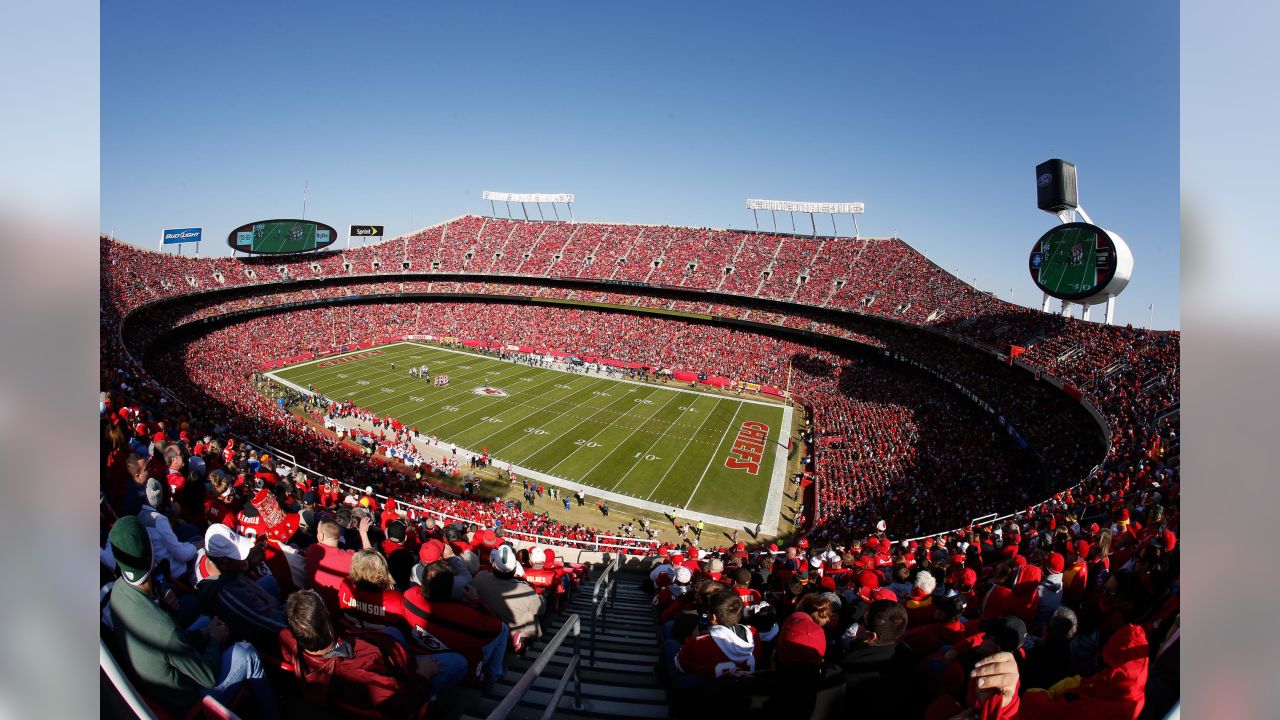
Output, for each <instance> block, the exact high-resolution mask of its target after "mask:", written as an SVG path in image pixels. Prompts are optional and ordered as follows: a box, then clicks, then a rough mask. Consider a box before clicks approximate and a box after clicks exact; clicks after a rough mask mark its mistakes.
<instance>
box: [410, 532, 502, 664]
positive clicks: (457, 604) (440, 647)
mask: <svg viewBox="0 0 1280 720" xmlns="http://www.w3.org/2000/svg"><path fill="white" fill-rule="evenodd" d="M425 547H426V546H424V548H425ZM462 595H463V599H462V600H454V599H453V570H451V569H450V568H449V563H448V562H447V561H444V560H437V561H435V562H433V563H431V564H430V565H427V567H426V569H425V570H424V572H423V576H422V584H421V585H417V586H415V587H412V588H410V589H409V591H408V592H406V593H405V594H404V609H405V615H406V618H407V619H408V621H409V626H410V628H411V629H412V631H413V636H412V637H411V641H412V642H414V643H417V644H418V645H420V646H421V647H424V648H426V649H428V650H430V651H433V652H456V653H461V654H462V656H463V657H465V658H466V659H467V662H468V664H469V666H470V669H471V673H472V674H473V676H475V677H478V678H480V679H481V680H482V682H483V684H484V685H485V686H486V687H490V686H492V684H493V683H494V682H496V681H498V680H500V679H502V675H503V660H504V658H505V657H506V652H507V635H508V633H509V631H508V628H507V625H506V623H504V622H502V621H501V620H499V619H498V618H497V616H495V615H494V614H493V613H492V612H490V611H489V609H488V608H486V607H485V606H484V604H483V603H481V602H480V599H479V596H478V595H477V594H476V590H475V588H474V587H472V586H471V585H466V586H464V587H463V591H462Z"/></svg>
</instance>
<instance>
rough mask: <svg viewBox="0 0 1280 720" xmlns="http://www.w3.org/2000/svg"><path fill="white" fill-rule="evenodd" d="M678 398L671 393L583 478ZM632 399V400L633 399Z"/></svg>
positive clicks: (616, 485)
mask: <svg viewBox="0 0 1280 720" xmlns="http://www.w3.org/2000/svg"><path fill="white" fill-rule="evenodd" d="M678 397H680V396H679V395H676V394H674V393H673V394H672V395H671V397H670V399H668V400H667V401H666V402H664V403H662V406H661V407H659V408H658V409H657V410H655V411H654V412H652V413H650V414H649V416H648V417H646V418H645V419H644V420H641V421H640V424H639V425H636V426H635V428H634V429H633V430H632V431H631V432H629V433H627V436H626V437H624V438H622V440H621V441H620V442H619V443H618V445H617V447H615V448H614V449H612V450H610V451H609V452H607V453H605V454H604V457H602V458H600V459H599V460H597V461H596V464H595V465H592V466H591V469H590V470H587V471H586V472H585V473H583V477H591V473H593V472H595V470H596V468H598V467H600V463H602V462H604V461H605V460H606V459H608V458H610V457H612V456H613V454H614V453H615V452H617V451H618V450H620V449H622V446H623V445H626V444H627V441H628V440H630V439H631V437H632V436H633V435H635V434H636V433H637V432H638V431H639V430H640V428H642V427H644V424H645V423H646V422H649V421H650V420H652V419H653V418H655V417H657V415H658V413H660V412H662V411H663V410H665V409H666V407H667V406H668V405H670V404H671V403H672V401H674V400H675V399H676V398H678ZM633 399H634V398H633ZM672 424H673V425H674V424H675V423H672ZM601 430H602V431H603V428H601ZM596 434H597V435H599V434H600V433H596ZM558 464H559V463H557V465H558ZM552 469H555V465H553V466H552ZM619 482H621V481H619ZM617 487H618V483H614V484H613V487H611V488H609V490H610V491H612V490H616V489H617Z"/></svg>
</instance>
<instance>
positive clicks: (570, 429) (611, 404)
mask: <svg viewBox="0 0 1280 720" xmlns="http://www.w3.org/2000/svg"><path fill="white" fill-rule="evenodd" d="M655 392H657V389H656V388H655V389H652V390H650V391H649V394H648V395H646V396H645V397H651V396H652V395H653V394H654V393H655ZM628 399H629V400H631V401H632V402H635V398H632V397H629V396H627V395H623V396H622V397H621V398H619V399H618V400H613V401H610V402H609V403H608V404H607V405H605V406H604V407H602V408H600V409H599V410H596V411H595V412H593V413H591V415H590V416H589V417H588V418H587V419H586V420H583V421H582V422H579V423H578V424H577V425H574V426H573V427H571V428H569V431H568V432H565V433H562V434H561V437H564V436H565V435H568V434H569V433H571V432H573V431H574V430H577V429H578V427H579V426H581V425H582V423H585V422H587V421H588V420H590V419H591V418H593V417H595V416H596V415H599V414H600V413H601V412H603V411H604V410H607V409H609V408H611V407H613V406H614V405H617V404H618V401H619V400H628ZM649 417H653V416H652V415H650V416H649ZM610 427H611V426H610V425H604V426H602V427H601V428H600V429H599V430H596V431H595V432H593V433H591V437H589V438H584V440H585V441H586V442H583V443H582V444H581V445H578V446H577V447H575V448H574V449H573V450H570V451H569V454H568V455H565V456H564V457H562V458H560V460H559V462H557V463H556V464H555V465H552V466H551V467H549V468H547V471H548V472H550V471H552V470H555V469H556V468H558V467H560V466H561V465H563V464H564V461H565V460H568V459H569V458H571V457H573V456H574V455H576V454H577V452H578V451H579V450H581V449H582V448H584V447H587V443H589V442H592V441H594V440H595V439H596V438H597V437H599V435H600V433H602V432H604V431H605V430H607V429H608V428H610ZM631 432H632V434H634V433H635V430H632V431H631ZM628 437H629V436H628ZM543 447H545V446H543ZM614 449H615V450H616V449H617V448H614ZM541 451H542V450H541V449H538V450H535V451H534V452H533V453H532V454H530V455H529V457H526V458H525V460H528V459H529V458H531V457H533V456H534V455H537V454H538V453H539V452H541ZM609 452H613V450H610V451H609ZM606 454H607V453H606Z"/></svg>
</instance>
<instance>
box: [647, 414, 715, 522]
mask: <svg viewBox="0 0 1280 720" xmlns="http://www.w3.org/2000/svg"><path fill="white" fill-rule="evenodd" d="M694 402H697V400H694ZM716 405H719V403H716ZM715 410H716V408H715V406H713V407H712V408H711V412H708V413H705V414H704V415H703V417H702V422H701V423H699V424H698V429H697V430H694V431H693V434H692V435H690V436H689V442H687V443H685V444H684V447H682V448H680V452H679V454H677V455H676V459H675V461H674V462H672V463H671V465H669V466H668V467H667V471H666V472H664V473H662V477H661V478H658V482H657V484H655V485H654V486H653V488H652V489H651V490H649V494H648V495H646V496H645V498H644V499H645V500H649V499H651V498H653V494H654V493H656V492H658V488H660V487H662V483H663V482H665V481H666V479H667V476H668V475H670V474H671V471H672V470H674V469H675V468H676V466H677V465H679V464H680V458H682V457H684V454H685V453H686V452H688V451H689V448H691V447H693V445H694V438H696V437H698V434H699V433H701V432H702V428H704V427H706V426H707V421H708V420H710V419H711V416H712V415H714V414H715ZM655 444H656V443H655ZM719 449H720V444H719V443H716V446H715V448H714V449H713V450H712V452H715V450H719ZM627 472H631V471H630V470H628V471H627Z"/></svg>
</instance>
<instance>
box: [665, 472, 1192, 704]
mask: <svg viewBox="0 0 1280 720" xmlns="http://www.w3.org/2000/svg"><path fill="white" fill-rule="evenodd" d="M1161 489H1162V488H1152V489H1149V490H1146V491H1144V492H1143V494H1142V497H1141V499H1140V500H1135V501H1134V502H1130V503H1127V504H1125V506H1124V507H1114V508H1113V509H1110V510H1108V511H1107V512H1103V513H1101V514H1100V515H1098V516H1096V517H1089V516H1081V515H1077V514H1076V511H1077V508H1076V507H1074V506H1073V504H1072V503H1070V502H1064V503H1062V504H1059V505H1056V506H1053V507H1047V508H1044V509H1041V510H1038V511H1028V512H1026V513H1023V514H1020V515H1019V516H1018V517H1017V518H1014V519H1010V520H1006V521H1003V522H999V523H993V524H991V525H988V526H986V527H983V528H980V529H975V530H974V531H972V532H963V531H961V532H957V533H954V534H947V535H943V536H940V537H937V538H927V539H925V540H923V541H914V540H913V541H910V542H908V541H902V542H893V541H891V540H890V539H889V538H888V537H886V536H885V534H884V533H883V532H873V533H870V534H868V535H865V536H859V537H853V538H850V539H848V540H842V541H838V542H827V541H818V540H816V539H812V538H806V539H802V540H800V541H798V542H794V543H790V544H785V543H784V544H782V545H781V546H779V544H769V545H768V546H765V547H749V546H748V545H747V544H746V543H738V544H736V545H734V546H732V547H728V548H720V549H716V550H710V551H709V550H706V549H699V548H697V547H692V546H684V547H667V546H664V547H662V548H660V552H661V555H660V558H659V559H657V560H655V561H654V562H653V566H652V569H651V571H650V573H649V576H648V581H649V588H650V590H651V592H652V593H653V607H654V616H655V619H656V622H657V624H658V632H659V634H660V637H661V642H662V646H661V651H660V655H659V659H658V662H657V667H656V668H655V671H656V673H657V675H658V676H659V678H660V679H661V680H662V682H663V683H664V684H665V685H666V686H667V688H668V692H669V698H670V702H671V717H675V718H697V717H705V716H706V715H707V714H708V713H713V712H715V713H729V714H734V715H748V714H751V713H752V712H753V711H759V712H760V716H761V717H795V718H810V717H826V718H834V717H849V716H852V715H855V714H856V715H864V714H865V715H867V716H869V717H888V716H892V717H924V718H930V719H933V718H937V719H941V718H952V717H975V718H983V719H985V720H1001V719H1003V720H1010V719H1013V718H1078V717H1092V718H1126V719H1128V720H1137V719H1139V718H1143V719H1146V718H1152V719H1157V720H1158V719H1160V718H1163V717H1165V716H1166V714H1167V713H1168V712H1169V711H1170V709H1172V708H1173V707H1174V705H1175V704H1176V702H1177V700H1178V697H1179V680H1178V673H1179V671H1178V658H1179V653H1180V642H1179V638H1180V632H1179V628H1180V594H1179V590H1178V582H1179V578H1180V554H1181V552H1180V548H1181V544H1180V543H1179V542H1178V533H1177V528H1178V511H1177V503H1178V501H1177V497H1176V496H1162V495H1161V494H1160V491H1161Z"/></svg>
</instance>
